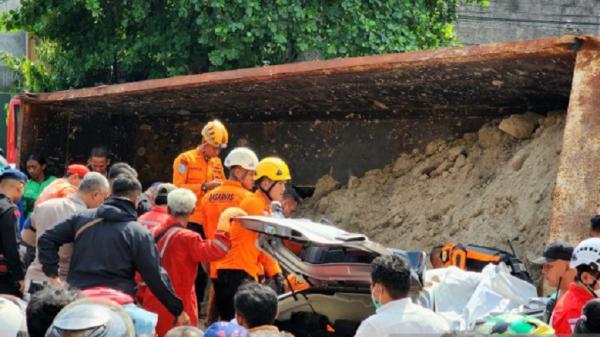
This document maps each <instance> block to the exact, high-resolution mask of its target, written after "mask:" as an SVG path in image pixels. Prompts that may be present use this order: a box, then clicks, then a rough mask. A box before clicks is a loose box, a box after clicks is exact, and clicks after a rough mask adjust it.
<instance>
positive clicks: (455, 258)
mask: <svg viewBox="0 0 600 337" xmlns="http://www.w3.org/2000/svg"><path fill="white" fill-rule="evenodd" d="M440 258H441V260H442V262H443V263H444V265H445V266H446V267H450V266H456V267H458V268H460V269H463V270H468V271H475V272H480V271H482V270H483V268H484V267H485V266H486V265H488V264H490V263H493V264H499V263H500V262H504V263H505V264H506V265H507V266H508V267H509V268H510V271H511V274H512V275H513V276H515V277H517V278H520V279H521V280H524V281H527V282H530V283H533V281H532V280H531V276H530V275H529V272H528V271H527V269H526V268H525V265H524V264H523V262H522V261H521V260H520V259H519V258H518V257H516V256H514V255H513V254H510V253H508V252H505V251H503V250H500V249H497V248H490V247H484V246H478V245H472V244H460V243H447V244H445V245H444V246H442V249H441V252H440Z"/></svg>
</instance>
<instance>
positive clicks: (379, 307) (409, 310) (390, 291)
mask: <svg viewBox="0 0 600 337" xmlns="http://www.w3.org/2000/svg"><path fill="white" fill-rule="evenodd" d="M409 290H410V269H409V267H408V264H407V262H405V261H404V260H403V259H402V258H401V257H399V256H396V255H388V256H380V257H377V258H376V259H375V260H373V262H372V263H371V297H372V299H373V305H374V306H375V308H376V313H375V315H372V316H370V317H369V318H367V319H366V320H364V321H363V322H362V323H361V324H360V326H359V327H358V330H357V331H356V335H354V336H355V337H390V336H414V335H425V334H426V335H427V336H441V335H443V334H445V333H447V332H449V331H450V326H449V324H448V322H447V321H446V319H444V318H443V317H442V316H439V315H438V314H436V313H434V312H433V311H431V310H429V309H426V308H423V307H421V306H419V305H417V304H414V303H413V302H412V300H411V299H410V297H408V293H409Z"/></svg>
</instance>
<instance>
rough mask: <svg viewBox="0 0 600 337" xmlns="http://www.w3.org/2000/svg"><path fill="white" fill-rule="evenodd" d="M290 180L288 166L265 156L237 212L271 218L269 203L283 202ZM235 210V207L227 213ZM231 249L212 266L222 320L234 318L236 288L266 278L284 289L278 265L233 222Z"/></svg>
mask: <svg viewBox="0 0 600 337" xmlns="http://www.w3.org/2000/svg"><path fill="white" fill-rule="evenodd" d="M289 180H291V175H290V169H289V167H288V165H287V164H286V163H285V162H284V161H283V160H281V159H280V158H275V157H267V158H264V159H262V160H261V161H260V162H259V163H258V165H257V166H256V170H255V173H254V181H255V184H256V187H257V190H256V192H254V194H251V195H249V196H248V197H246V198H245V199H244V200H242V202H241V203H240V207H239V209H241V211H242V212H243V213H247V214H248V215H261V216H271V215H272V210H271V203H272V202H273V201H279V202H281V200H282V199H283V192H284V191H285V185H286V183H287V182H288V181H289ZM231 209H236V208H235V207H232V208H229V209H228V210H231ZM230 235H231V250H230V251H229V253H227V255H226V256H225V257H224V258H223V259H221V260H219V261H217V262H216V263H215V265H216V270H217V279H216V282H215V283H214V289H215V302H216V307H217V310H218V312H219V316H220V319H221V320H231V319H233V317H234V316H235V310H234V306H233V297H234V295H235V292H236V291H237V289H238V287H239V286H240V285H241V284H243V283H245V282H247V281H257V280H258V275H259V273H261V271H264V273H265V276H266V277H267V279H269V280H270V281H271V282H273V283H275V284H276V285H277V287H278V288H284V282H285V279H284V278H283V276H282V270H281V268H280V267H279V264H278V263H277V262H276V261H275V260H273V259H272V258H271V257H269V256H267V255H266V254H264V253H262V252H261V251H260V250H259V249H258V234H257V233H255V232H253V231H250V230H248V229H245V228H243V227H242V226H241V225H240V224H239V223H238V222H236V221H234V222H233V223H232V226H231V232H230Z"/></svg>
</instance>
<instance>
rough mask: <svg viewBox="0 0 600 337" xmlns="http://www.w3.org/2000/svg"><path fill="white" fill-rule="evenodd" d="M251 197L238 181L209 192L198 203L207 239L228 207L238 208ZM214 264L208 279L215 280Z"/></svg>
mask: <svg viewBox="0 0 600 337" xmlns="http://www.w3.org/2000/svg"><path fill="white" fill-rule="evenodd" d="M251 195H252V192H250V191H248V190H246V189H245V188H243V187H242V184H240V183H239V182H238V181H235V180H225V181H224V182H223V185H222V186H219V187H217V188H215V189H214V190H212V191H209V192H208V193H206V194H205V195H204V197H203V198H202V201H201V203H200V208H201V215H202V224H203V226H204V233H205V234H206V238H207V239H212V238H213V237H214V236H215V233H216V232H217V225H218V223H219V217H220V216H221V213H223V211H224V210H226V209H228V208H229V207H239V205H240V203H241V202H242V200H244V199H245V198H248V197H249V196H251ZM215 267H216V266H215V264H214V263H212V264H211V265H210V275H209V276H210V278H212V279H215V278H217V270H216V269H215Z"/></svg>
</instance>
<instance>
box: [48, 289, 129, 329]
mask: <svg viewBox="0 0 600 337" xmlns="http://www.w3.org/2000/svg"><path fill="white" fill-rule="evenodd" d="M73 335H76V336H88V337H135V328H134V326H133V322H132V320H131V317H130V316H129V314H127V311H125V309H123V307H122V306H121V305H119V304H117V303H116V302H113V301H111V300H109V299H105V298H82V299H79V300H77V301H75V302H73V303H71V304H69V305H67V306H66V307H64V308H63V309H62V310H61V311H60V312H59V313H58V315H56V317H55V318H54V321H53V322H52V325H50V327H49V328H48V331H46V337H64V336H73Z"/></svg>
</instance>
